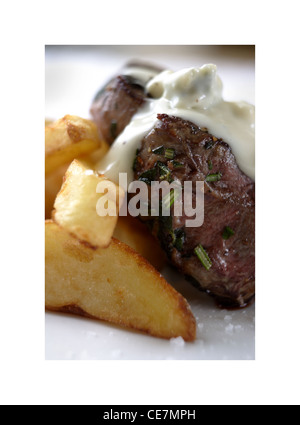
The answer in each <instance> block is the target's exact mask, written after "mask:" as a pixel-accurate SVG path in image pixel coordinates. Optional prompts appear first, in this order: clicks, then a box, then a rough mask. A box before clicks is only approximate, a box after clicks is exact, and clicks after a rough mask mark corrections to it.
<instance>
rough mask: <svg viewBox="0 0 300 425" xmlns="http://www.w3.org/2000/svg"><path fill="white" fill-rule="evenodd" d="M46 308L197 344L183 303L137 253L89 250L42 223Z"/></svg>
mask: <svg viewBox="0 0 300 425" xmlns="http://www.w3.org/2000/svg"><path fill="white" fill-rule="evenodd" d="M45 241H46V280H45V281H46V288H45V297H46V299H45V305H46V309H48V310H52V311H61V312H69V313H75V314H80V315H83V316H87V317H92V318H97V319H101V320H105V321H108V322H112V323H115V324H118V325H121V326H125V327H128V328H132V329H136V330H140V331H144V332H147V333H149V334H151V335H153V336H157V337H161V338H173V337H178V336H181V337H182V338H184V339H185V340H186V341H193V340H194V339H195V332H196V325H195V319H194V316H193V314H192V313H191V311H190V309H189V306H188V303H187V302H186V300H185V299H184V298H183V297H182V296H181V295H180V294H179V293H178V292H177V291H176V290H175V289H174V288H173V287H171V286H170V285H169V284H168V283H167V282H166V280H165V279H164V278H163V277H162V276H161V275H160V274H159V273H158V272H157V271H156V270H155V269H154V268H153V267H152V266H151V265H150V264H149V263H148V262H147V261H146V260H145V259H144V258H142V257H141V256H140V255H139V254H137V253H136V252H135V251H133V250H132V249H131V248H129V247H128V246H127V245H125V244H123V243H122V242H119V241H117V240H116V239H112V242H111V244H110V246H109V247H108V248H106V249H101V248H98V249H93V248H92V247H90V246H89V245H86V244H84V243H82V242H80V241H79V240H78V239H76V238H75V237H74V236H72V235H70V234H69V233H68V232H67V231H66V230H65V229H63V228H62V227H60V226H58V225H57V224H56V223H54V222H52V221H50V220H49V221H46V223H45Z"/></svg>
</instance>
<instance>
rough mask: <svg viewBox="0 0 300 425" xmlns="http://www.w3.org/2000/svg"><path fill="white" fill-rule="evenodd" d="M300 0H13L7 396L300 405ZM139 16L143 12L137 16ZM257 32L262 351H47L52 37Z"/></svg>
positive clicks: (129, 40) (7, 122)
mask: <svg viewBox="0 0 300 425" xmlns="http://www.w3.org/2000/svg"><path fill="white" fill-rule="evenodd" d="M296 4H297V3H296V2H294V1H286V2H284V3H282V2H279V1H272V2H271V1H265V2H261V1H257V2H256V1H252V2H249V3H247V2H240V1H230V0H228V1H227V2H221V1H220V2H218V1H215V2H211V3H206V4H205V5H203V4H202V3H201V2H199V1H188V0H186V1H185V2H184V4H182V3H178V4H177V3H176V7H175V3H174V2H168V1H165V2H161V1H160V2H157V1H152V2H151V4H150V5H149V4H148V7H147V8H146V9H145V10H144V11H142V10H141V7H140V6H141V3H140V2H134V1H132V2H122V3H121V2H120V3H118V2H111V3H109V5H106V6H103V5H102V4H100V2H92V1H85V2H84V3H82V2H78V1H72V2H71V1H65V2H64V3H62V2H57V1H55V0H53V1H52V2H43V3H42V2H33V1H27V2H18V1H15V2H11V3H9V6H5V7H3V9H4V10H3V13H2V16H1V18H2V25H1V29H0V31H1V40H2V51H1V58H2V68H1V124H2V126H1V138H2V144H1V146H2V147H3V148H4V153H3V154H2V167H1V183H2V185H1V188H2V192H1V195H2V199H1V201H2V202H1V206H2V208H1V223H2V238H1V240H2V251H1V260H2V261H1V313H0V314H1V321H0V323H1V342H0V343H1V351H0V356H1V359H0V360H1V362H0V368H1V381H0V391H1V394H0V401H1V403H3V404H77V403H78V404H108V403H111V404H120V403H122V404H132V403H135V404H154V403H164V404H168V403H171V404H179V403H180V404H185V403H186V404H193V403H195V404H212V405H216V404H225V405H226V404H234V405H238V404H299V391H298V382H299V358H300V353H299V341H298V340H299V328H298V324H299V313H298V311H299V309H298V303H299V273H298V270H297V269H298V267H297V265H298V263H299V259H298V257H299V255H298V239H299V230H298V218H299V212H298V208H297V206H298V204H297V200H298V199H297V197H298V192H299V190H298V179H299V177H298V173H297V171H298V168H299V165H298V163H299V160H298V158H299V131H298V127H299V126H298V122H299V106H298V99H299V85H298V69H299V67H298V61H299V49H298V46H297V40H298V35H299V34H298V16H299V15H298V13H297V11H296V8H295V6H296ZM134 13H135V14H138V19H136V18H135V17H134ZM121 42H122V43H125V44H137V43H146V44H161V43H163V44H169V43H174V44H182V43H183V44H204V45H205V44H220V43H223V44H256V99H255V100H256V102H255V103H256V110H257V118H256V124H257V126H256V128H257V138H256V144H257V166H256V169H257V221H256V222H257V257H256V258H257V283H258V290H257V301H256V308H257V314H256V317H257V333H256V345H257V350H256V361H255V362H235V361H233V362H224V361H220V362H219V361H204V362H195V361H181V362H160V361H103V362H93V361H91V362H90V361H88V362H86V361H80V362H74V361H72V362H67V361H64V362H60V361H45V360H44V358H45V353H44V309H43V301H42V300H43V296H44V289H43V274H44V264H43V261H44V260H43V213H44V209H43V177H42V176H43V137H44V136H43V132H44V45H45V44H55V43H57V44H120V43H121Z"/></svg>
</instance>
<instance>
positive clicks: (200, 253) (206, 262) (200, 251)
mask: <svg viewBox="0 0 300 425" xmlns="http://www.w3.org/2000/svg"><path fill="white" fill-rule="evenodd" d="M194 252H195V254H196V255H197V257H198V259H199V260H200V261H201V263H202V265H203V267H204V268H205V269H206V270H209V269H210V268H211V266H212V262H211V259H210V258H209V256H208V254H207V252H206V251H205V249H204V248H203V246H202V245H200V244H199V245H198V246H197V247H196V248H195V249H194Z"/></svg>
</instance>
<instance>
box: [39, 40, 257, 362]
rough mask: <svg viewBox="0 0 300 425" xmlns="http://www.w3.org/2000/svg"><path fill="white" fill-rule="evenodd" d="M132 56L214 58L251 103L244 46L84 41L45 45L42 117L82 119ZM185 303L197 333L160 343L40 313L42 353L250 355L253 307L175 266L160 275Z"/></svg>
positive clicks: (179, 62) (249, 61)
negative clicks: (223, 300)
mask: <svg viewBox="0 0 300 425" xmlns="http://www.w3.org/2000/svg"><path fill="white" fill-rule="evenodd" d="M132 59H145V60H148V61H152V62H156V63H157V64H161V65H163V66H165V67H169V68H171V69H180V68H185V67H189V66H199V65H203V64H204V63H216V65H217V66H218V69H219V74H220V77H221V79H222V80H223V84H224V97H225V98H226V100H246V101H248V102H251V103H254V57H253V54H252V52H251V51H250V49H249V48H245V49H244V50H241V49H237V48H233V47H230V48H229V47H228V48H226V47H218V46H207V47H206V46H180V47H177V46H167V47H164V46H97V47H96V46H89V47H84V46H81V47H72V48H70V47H69V48H68V47H48V48H46V65H45V70H46V78H45V93H46V99H45V105H46V107H45V115H46V117H47V118H52V119H57V118H60V117H62V116H64V115H66V114H73V115H80V116H82V117H87V118H89V117H90V116H89V107H90V104H91V101H92V98H93V97H94V95H95V94H96V92H97V90H98V89H99V88H100V87H101V86H102V85H103V84H104V83H105V82H106V81H107V80H108V79H109V78H110V77H111V75H113V74H115V73H116V71H117V70H118V69H120V68H121V67H122V66H123V65H124V63H126V62H127V61H129V60H132ZM163 274H164V275H165V277H166V278H167V280H168V281H169V283H171V284H173V285H174V286H175V288H176V289H178V290H179V291H180V292H181V293H182V294H183V295H184V296H185V297H186V299H187V300H188V301H189V303H190V305H191V308H192V311H193V313H194V315H195V317H196V320H197V339H196V341H195V342H194V343H184V341H183V340H182V339H181V338H177V339H174V340H171V341H165V340H161V339H158V338H153V337H150V336H147V335H144V334H141V333H138V332H133V331H129V330H125V329H121V328H119V327H116V326H113V325H110V324H107V323H104V322H99V321H96V320H95V321H94V320H90V319H84V318H81V317H75V316H68V315H63V314H57V313H48V312H47V313H46V315H45V319H46V320H45V324H46V332H45V335H46V359H47V360H50V359H56V360H63V359H66V360H70V359H74V360H81V359H82V360H102V359H103V360H104V359H110V360H111V359H121V360H124V359H130V360H133V359H147V360H148V359H154V360H155V359H166V360H189V359H193V360H197V359H198V360H223V359H224V360H225V359H228V360H254V358H255V323H254V320H255V305H254V304H253V305H251V306H249V307H247V308H245V309H241V310H232V311H231V310H223V309H219V308H218V307H217V306H216V305H215V302H214V300H213V299H212V298H210V297H209V296H207V295H206V294H204V293H201V292H199V291H198V290H196V289H195V288H193V287H192V286H191V285H190V284H189V283H187V282H185V280H184V279H183V278H182V276H180V275H179V273H178V272H176V271H174V270H172V269H170V268H166V270H165V271H164V273H163Z"/></svg>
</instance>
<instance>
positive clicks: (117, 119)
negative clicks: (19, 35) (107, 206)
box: [91, 76, 255, 306]
mask: <svg viewBox="0 0 300 425" xmlns="http://www.w3.org/2000/svg"><path fill="white" fill-rule="evenodd" d="M146 96H147V95H146V93H145V90H144V87H143V85H142V84H140V82H138V81H136V80H134V79H133V78H132V77H128V76H119V77H117V78H114V79H113V80H112V81H111V82H110V83H109V84H108V85H107V86H106V87H105V88H104V89H103V90H102V91H101V92H100V93H99V94H98V95H97V96H96V98H95V100H94V102H93V105H92V107H91V113H92V116H93V118H94V120H95V122H96V124H97V126H98V128H99V131H100V133H101V135H102V137H104V138H105V139H106V141H107V142H109V143H112V142H113V140H114V139H115V138H116V137H117V136H118V135H119V134H120V133H121V132H122V131H123V129H124V128H125V127H126V125H127V124H128V123H129V122H130V120H131V118H132V117H133V115H134V114H135V113H136V112H137V110H138V109H139V107H140V106H141V105H142V104H143V103H144V100H145V98H146ZM157 118H158V121H157V123H156V124H155V127H154V129H152V130H151V131H150V132H149V133H148V134H147V135H146V136H145V137H144V139H143V140H142V141H141V148H140V150H139V152H138V154H137V157H136V158H135V161H134V164H135V165H134V167H135V170H134V171H135V178H136V179H137V180H138V179H141V180H144V181H147V179H149V175H151V179H153V178H154V179H158V178H159V177H158V174H157V173H158V168H159V167H160V168H161V167H162V166H163V167H164V169H167V170H168V178H169V179H170V180H175V179H178V180H179V181H180V182H181V183H183V182H185V181H193V182H196V181H204V182H205V183H204V186H205V194H204V223H203V225H202V226H201V227H195V228H192V227H186V225H185V222H186V220H187V217H185V216H183V217H174V214H172V215H171V217H168V218H167V217H148V218H147V223H148V225H149V227H150V228H151V231H152V233H153V234H154V235H155V237H156V238H157V239H158V240H159V242H160V244H161V246H162V247H163V249H164V250H165V251H166V253H167V255H168V258H169V260H170V263H171V264H172V265H174V266H175V267H176V268H177V269H178V270H180V271H181V272H182V273H183V274H184V275H186V276H188V277H189V278H190V279H191V280H192V281H193V283H194V284H195V285H197V286H198V287H199V288H200V289H202V290H205V291H207V292H208V293H210V294H212V295H214V296H216V297H217V298H218V299H219V301H220V302H221V304H222V305H225V304H226V305H231V306H243V305H245V304H247V303H248V302H249V300H250V299H251V298H252V297H253V296H254V292H255V240H254V238H255V184H254V182H253V180H251V179H250V178H249V177H248V176H246V175H245V174H244V173H243V172H242V171H241V170H240V169H239V167H238V165H237V163H236V160H235V157H234V155H233V153H232V151H231V148H230V146H229V145H228V144H227V143H225V141H223V140H222V139H219V138H216V137H214V135H212V134H210V133H209V132H208V130H206V129H201V128H199V127H198V126H197V125H195V124H193V123H191V122H189V121H186V120H183V119H180V118H176V117H173V116H169V115H165V114H160V115H158V117H157ZM166 149H171V151H172V152H174V158H172V159H171V160H170V159H169V158H167V157H166V155H165V154H164V153H165V151H166ZM153 151H154V152H153ZM132 160H134V158H132ZM158 166H159V167H158ZM153 170H155V172H154V173H153ZM149 171H151V172H150V173H149ZM155 173H156V174H155ZM145 175H146V176H147V178H146V179H145ZM211 175H212V176H215V177H216V178H213V179H211V178H208V176H211ZM171 212H172V209H171ZM188 219H190V217H189V218H188ZM198 246H201V247H202V248H203V250H204V253H205V255H207V257H208V259H209V261H210V264H211V267H210V268H205V267H204V266H203V263H201V261H200V260H199V258H198V256H197V255H196V253H195V248H196V247H198Z"/></svg>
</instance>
